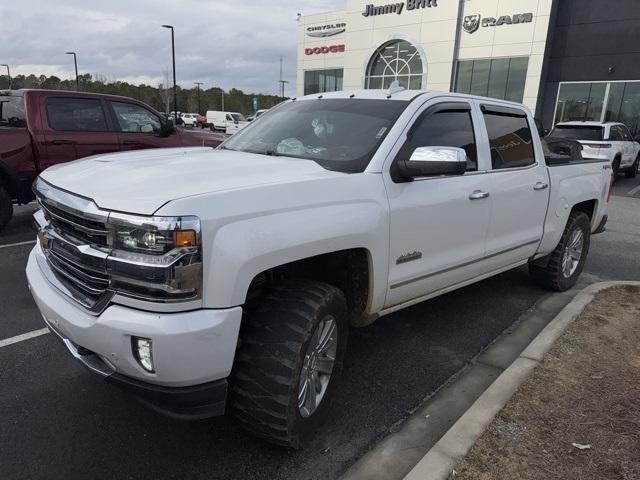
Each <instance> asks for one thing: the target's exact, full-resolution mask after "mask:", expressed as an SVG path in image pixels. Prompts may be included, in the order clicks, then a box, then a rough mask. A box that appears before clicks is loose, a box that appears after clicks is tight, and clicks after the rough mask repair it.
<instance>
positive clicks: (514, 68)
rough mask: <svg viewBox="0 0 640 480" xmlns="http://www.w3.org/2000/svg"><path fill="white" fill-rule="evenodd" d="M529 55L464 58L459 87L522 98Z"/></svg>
mask: <svg viewBox="0 0 640 480" xmlns="http://www.w3.org/2000/svg"><path fill="white" fill-rule="evenodd" d="M528 67H529V57H513V58H494V59H481V60H462V61H460V62H458V71H457V77H456V87H455V91H456V92H459V93H469V94H471V95H480V96H483V97H491V98H498V99H500V100H510V101H513V102H522V99H523V97H524V84H525V82H526V79H527V68H528Z"/></svg>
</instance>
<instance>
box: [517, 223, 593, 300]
mask: <svg viewBox="0 0 640 480" xmlns="http://www.w3.org/2000/svg"><path fill="white" fill-rule="evenodd" d="M590 244H591V222H590V220H589V217H588V216H587V215H586V214H584V213H582V212H577V211H573V212H571V214H570V215H569V220H568V221H567V225H566V227H565V229H564V232H563V234H562V238H561V239H560V243H558V246H557V247H556V248H555V250H554V251H553V252H551V254H550V255H549V256H548V257H546V258H544V259H539V260H536V261H534V262H532V263H530V264H529V273H530V274H531V277H532V278H533V280H534V281H535V282H536V283H538V284H540V285H542V286H543V287H546V288H549V289H551V290H556V291H558V292H564V291H565V290H569V289H570V288H571V287H573V286H574V285H575V284H576V282H577V281H578V277H580V274H581V273H582V269H583V268H584V263H585V261H586V259H587V254H588V253H589V245H590Z"/></svg>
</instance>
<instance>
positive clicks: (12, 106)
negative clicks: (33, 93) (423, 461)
mask: <svg viewBox="0 0 640 480" xmlns="http://www.w3.org/2000/svg"><path fill="white" fill-rule="evenodd" d="M26 126H27V124H26V121H25V116H24V102H23V100H22V97H18V96H0V127H13V128H24V127H26Z"/></svg>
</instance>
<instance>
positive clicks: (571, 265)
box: [562, 229, 584, 278]
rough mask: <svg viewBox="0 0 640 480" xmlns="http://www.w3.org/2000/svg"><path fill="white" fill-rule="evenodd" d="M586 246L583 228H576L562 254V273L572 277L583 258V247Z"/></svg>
mask: <svg viewBox="0 0 640 480" xmlns="http://www.w3.org/2000/svg"><path fill="white" fill-rule="evenodd" d="M583 247H584V234H583V233H582V230H579V229H578V230H574V232H573V233H572V234H571V237H570V239H569V242H568V243H567V246H566V247H565V249H564V254H563V255H562V275H563V276H564V278H570V277H571V276H572V275H573V274H574V273H576V270H577V269H578V265H579V264H580V259H581V258H582V248H583Z"/></svg>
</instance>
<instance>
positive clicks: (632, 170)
mask: <svg viewBox="0 0 640 480" xmlns="http://www.w3.org/2000/svg"><path fill="white" fill-rule="evenodd" d="M638 164H640V155H638V156H637V157H636V161H635V162H633V165H631V166H630V167H629V168H628V169H627V171H626V172H624V176H625V177H627V178H635V177H636V174H637V173H638Z"/></svg>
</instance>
